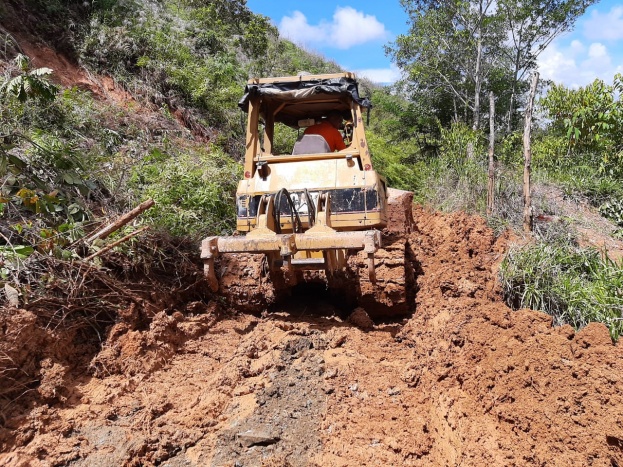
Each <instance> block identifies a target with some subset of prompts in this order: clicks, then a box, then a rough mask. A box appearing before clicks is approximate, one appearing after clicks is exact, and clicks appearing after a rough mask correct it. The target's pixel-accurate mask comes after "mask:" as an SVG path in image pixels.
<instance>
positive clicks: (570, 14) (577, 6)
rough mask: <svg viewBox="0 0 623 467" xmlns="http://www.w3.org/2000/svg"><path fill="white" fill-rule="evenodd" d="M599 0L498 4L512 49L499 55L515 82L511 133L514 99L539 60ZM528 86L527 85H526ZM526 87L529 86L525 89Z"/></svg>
mask: <svg viewBox="0 0 623 467" xmlns="http://www.w3.org/2000/svg"><path fill="white" fill-rule="evenodd" d="M596 2H597V0H499V2H498V8H499V10H500V11H499V13H500V14H501V15H502V16H503V19H504V23H505V27H506V29H507V31H508V37H509V44H508V45H509V46H508V47H506V48H501V49H500V51H501V52H502V53H504V54H505V55H506V57H507V58H508V60H509V62H510V63H511V66H512V70H511V74H512V79H511V89H510V96H509V107H508V114H507V126H506V129H507V131H508V132H510V131H511V129H512V121H513V114H514V111H515V106H516V98H515V95H516V93H517V91H518V90H519V87H520V85H521V83H522V81H523V79H524V77H525V76H527V74H528V73H529V72H531V71H532V70H534V69H535V68H536V60H537V58H538V56H539V55H540V54H541V53H542V52H543V51H544V50H545V49H546V47H547V46H548V45H549V44H550V43H551V42H552V41H553V40H554V39H555V38H556V37H558V36H559V35H560V34H562V33H563V32H565V31H568V30H570V29H571V27H572V26H573V24H574V23H575V21H576V20H577V18H579V17H580V16H581V15H583V14H584V12H585V11H586V8H588V7H589V6H590V5H592V4H594V3H596ZM526 84H527V83H526ZM524 87H527V86H524Z"/></svg>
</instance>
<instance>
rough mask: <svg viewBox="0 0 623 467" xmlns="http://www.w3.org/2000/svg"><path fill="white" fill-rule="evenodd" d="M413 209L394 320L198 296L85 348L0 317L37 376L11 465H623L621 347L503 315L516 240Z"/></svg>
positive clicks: (11, 447) (7, 460) (530, 315)
mask: <svg viewBox="0 0 623 467" xmlns="http://www.w3.org/2000/svg"><path fill="white" fill-rule="evenodd" d="M414 218H415V226H414V230H413V232H412V233H410V234H409V242H408V249H409V256H410V258H411V261H412V266H413V271H414V277H415V280H416V285H415V290H412V293H413V295H412V297H413V300H414V303H413V304H412V305H413V308H414V310H415V311H414V312H413V314H412V315H410V316H408V317H407V318H406V319H404V320H402V321H399V322H393V321H386V322H382V321H379V320H377V321H376V323H374V322H372V321H371V320H370V319H369V318H368V316H367V313H366V311H365V309H363V308H360V309H357V310H356V311H355V313H353V314H352V315H351V317H350V318H348V319H343V318H341V317H340V316H341V310H339V309H338V308H337V307H336V306H335V304H334V303H333V302H331V301H330V300H328V299H327V298H326V297H321V298H317V299H312V298H309V297H307V298H306V299H305V300H299V301H293V302H289V303H288V304H287V305H285V306H284V305H281V306H280V305H279V304H278V305H276V306H275V307H274V308H272V309H270V310H265V312H264V313H262V314H261V315H252V314H248V313H241V312H235V311H232V310H228V309H226V308H225V307H222V306H221V305H220V304H219V303H218V301H214V302H211V303H208V304H203V303H192V304H188V305H187V306H186V307H184V308H180V309H176V310H171V309H168V310H167V312H164V311H160V312H158V311H157V310H155V311H156V312H155V313H152V315H151V319H150V321H149V322H148V323H147V324H146V325H141V326H138V325H137V324H136V322H135V321H134V320H133V318H132V317H133V316H135V315H136V313H122V314H121V315H120V317H119V321H118V322H117V324H115V325H114V326H113V327H112V328H111V329H110V330H109V331H108V334H107V338H106V341H105V343H104V345H103V347H102V348H101V349H100V350H98V349H91V351H90V352H89V351H86V350H85V349H79V348H77V347H76V346H75V342H77V341H79V339H78V340H77V339H75V336H70V335H69V334H68V335H65V337H64V340H62V341H55V340H54V339H52V337H54V336H53V334H52V333H53V332H58V331H54V330H50V329H47V330H46V329H40V328H37V327H36V325H35V324H33V323H34V320H35V318H34V317H33V316H32V314H31V313H29V312H26V311H20V310H12V311H10V312H8V313H7V312H4V313H3V314H2V320H3V323H2V327H1V329H2V330H3V331H2V332H3V333H4V335H3V340H2V342H3V343H6V342H11V346H12V347H10V348H9V347H6V345H5V347H3V348H2V349H0V350H2V351H3V352H8V351H10V352H12V353H11V356H12V358H14V359H15V360H16V361H17V360H18V359H19V358H22V357H23V358H24V360H23V361H24V362H27V363H28V364H29V365H31V366H33V368H36V369H37V371H38V372H39V373H38V380H39V381H40V382H38V383H32V384H31V385H30V386H29V388H34V390H32V391H30V392H28V393H27V394H25V395H24V396H22V397H21V398H20V399H19V400H18V401H16V402H15V403H13V404H11V405H9V406H7V407H5V409H4V412H3V416H4V418H3V419H2V430H1V432H0V443H1V449H0V451H1V452H2V453H3V454H0V464H3V465H13V466H18V465H21V466H26V465H33V466H37V465H41V466H43V465H46V466H47V465H75V466H97V465H168V466H193V465H197V466H199V465H202V466H203V465H213V466H233V465H238V466H259V465H267V466H268V465H272V466H278V465H279V466H281V465H283V466H286V465H292V466H307V465H317V466H355V465H356V466H359V465H370V466H372V465H374V466H378V465H414V466H418V465H452V466H455V465H456V466H458V465H461V466H466V465H473V466H480V465H486V464H490V465H600V466H615V465H623V415H621V414H622V413H623V410H622V409H623V396H622V395H621V391H620V390H619V387H620V384H621V378H622V376H621V375H623V358H622V357H623V351H622V347H621V345H620V344H617V345H613V344H612V342H611V340H610V337H609V335H608V332H607V330H606V328H605V327H604V326H602V325H598V324H591V325H589V326H588V327H586V328H585V329H583V330H581V331H580V332H577V333H576V332H574V331H573V330H572V329H571V328H570V327H568V326H563V327H559V328H552V327H551V319H550V317H549V316H547V315H545V314H543V313H539V312H534V311H530V310H520V311H516V312H514V311H511V310H510V309H508V308H507V307H506V306H505V305H504V304H503V303H502V301H501V297H500V291H499V288H498V285H497V282H496V265H497V263H498V262H499V260H500V259H501V255H502V254H503V252H504V251H505V248H506V240H505V239H504V238H499V239H496V238H495V237H494V235H493V233H492V232H491V231H490V230H489V229H488V228H487V227H486V225H485V223H484V221H483V220H482V219H480V218H478V217H472V216H468V215H465V214H462V213H455V214H449V215H442V214H438V213H429V212H427V211H425V210H423V209H420V208H418V209H416V210H415V211H414ZM286 306H287V307H286ZM163 309H164V308H163ZM56 337H58V336H56ZM3 345H4V344H3ZM28 355H30V356H31V357H27V356H28ZM34 355H36V356H37V359H35V358H34V357H33V356H34ZM79 355H82V356H83V357H82V359H80V358H78V356H79ZM19 356H22V357H19ZM87 360H88V361H87ZM86 368H88V371H85V369H86Z"/></svg>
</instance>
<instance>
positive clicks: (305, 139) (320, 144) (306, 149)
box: [292, 135, 331, 154]
mask: <svg viewBox="0 0 623 467" xmlns="http://www.w3.org/2000/svg"><path fill="white" fill-rule="evenodd" d="M325 152H331V150H330V148H329V143H327V141H326V140H325V139H324V138H323V137H322V136H320V135H303V136H301V137H300V138H299V139H298V140H297V141H296V143H294V148H293V149H292V154H320V153H325Z"/></svg>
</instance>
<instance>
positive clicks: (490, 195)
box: [487, 91, 495, 216]
mask: <svg viewBox="0 0 623 467" xmlns="http://www.w3.org/2000/svg"><path fill="white" fill-rule="evenodd" d="M494 149H495V97H494V96H493V91H491V92H490V93H489V179H488V181H487V216H490V215H491V214H492V213H493V208H494V206H495V159H494Z"/></svg>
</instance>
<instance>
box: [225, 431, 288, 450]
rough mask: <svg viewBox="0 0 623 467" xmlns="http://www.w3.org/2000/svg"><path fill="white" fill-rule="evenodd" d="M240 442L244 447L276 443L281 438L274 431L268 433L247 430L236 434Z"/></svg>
mask: <svg viewBox="0 0 623 467" xmlns="http://www.w3.org/2000/svg"><path fill="white" fill-rule="evenodd" d="M236 437H237V438H238V441H239V442H240V444H242V445H243V446H244V447H247V448H250V447H251V446H257V445H260V444H261V445H264V446H267V445H269V444H275V443H277V442H278V441H279V440H280V439H281V438H280V437H279V436H278V435H276V434H275V433H270V432H267V431H262V430H247V431H245V432H242V433H238V434H237V435H236Z"/></svg>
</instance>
